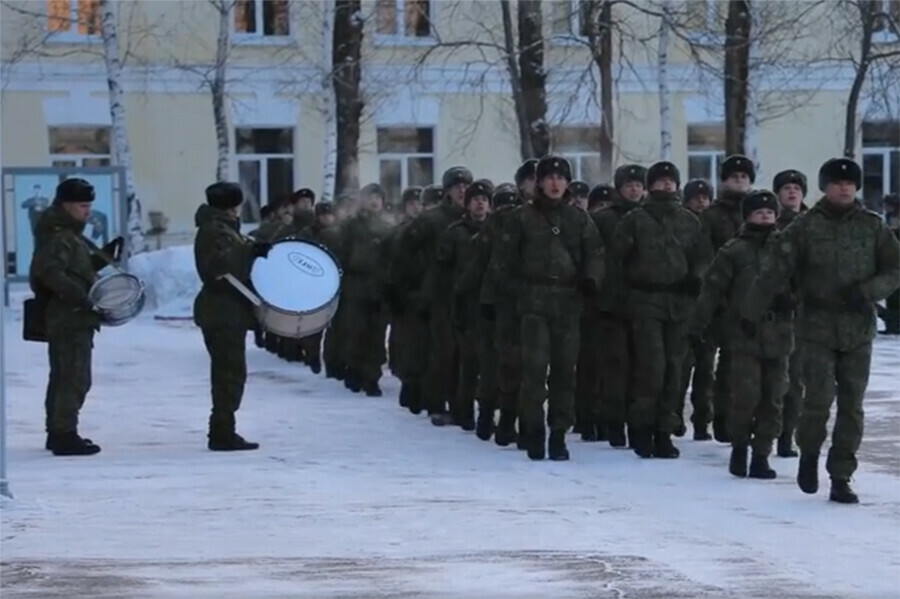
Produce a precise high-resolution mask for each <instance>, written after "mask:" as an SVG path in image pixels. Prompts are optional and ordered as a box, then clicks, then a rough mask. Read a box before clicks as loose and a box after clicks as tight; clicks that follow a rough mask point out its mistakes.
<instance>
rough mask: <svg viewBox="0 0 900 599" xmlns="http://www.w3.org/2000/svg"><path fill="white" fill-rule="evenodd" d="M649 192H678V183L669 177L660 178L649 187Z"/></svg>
mask: <svg viewBox="0 0 900 599" xmlns="http://www.w3.org/2000/svg"><path fill="white" fill-rule="evenodd" d="M650 191H664V192H666V193H674V192H676V191H678V183H676V182H675V179H672V178H671V177H660V178H659V179H657V180H656V181H654V182H653V184H652V185H651V186H650Z"/></svg>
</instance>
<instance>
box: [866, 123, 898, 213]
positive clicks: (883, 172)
mask: <svg viewBox="0 0 900 599" xmlns="http://www.w3.org/2000/svg"><path fill="white" fill-rule="evenodd" d="M862 146H863V147H862V169H863V189H862V191H863V202H864V203H865V205H866V206H867V207H868V208H870V209H872V210H877V211H880V210H881V203H882V200H884V196H886V195H888V194H889V193H896V192H900V122H898V121H866V122H863V126H862Z"/></svg>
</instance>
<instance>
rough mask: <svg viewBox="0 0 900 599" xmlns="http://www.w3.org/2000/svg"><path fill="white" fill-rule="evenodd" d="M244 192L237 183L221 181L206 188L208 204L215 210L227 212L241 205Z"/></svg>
mask: <svg viewBox="0 0 900 599" xmlns="http://www.w3.org/2000/svg"><path fill="white" fill-rule="evenodd" d="M243 201H244V191H243V190H242V189H241V186H240V185H238V184H237V183H232V182H230V181H220V182H218V183H213V184H212V185H210V186H209V187H207V188H206V203H207V204H209V205H210V206H212V207H213V208H219V209H221V210H227V209H228V208H235V207H237V206H240V205H241V202H243Z"/></svg>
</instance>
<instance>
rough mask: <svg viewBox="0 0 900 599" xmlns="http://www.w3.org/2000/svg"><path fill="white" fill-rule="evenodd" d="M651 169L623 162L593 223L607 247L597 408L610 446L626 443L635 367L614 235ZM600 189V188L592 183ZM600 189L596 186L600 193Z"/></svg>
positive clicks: (634, 204)
mask: <svg viewBox="0 0 900 599" xmlns="http://www.w3.org/2000/svg"><path fill="white" fill-rule="evenodd" d="M646 174H647V169H645V168H644V167H642V166H640V165H637V164H625V165H622V166H620V167H619V168H617V169H616V172H615V174H614V176H613V179H614V183H615V193H614V194H613V199H612V204H611V205H610V207H609V208H606V209H603V210H599V211H597V212H595V213H593V219H594V224H596V225H597V230H598V231H599V232H600V238H601V239H602V240H603V246H604V247H605V248H606V249H607V251H606V277H605V279H604V282H603V287H602V289H601V292H600V296H599V297H598V298H597V300H596V301H595V302H593V303H594V309H595V310H596V312H597V332H596V336H597V339H599V340H600V341H601V343H600V347H599V356H598V357H599V362H598V364H599V368H598V370H599V371H600V372H599V375H598V376H599V379H600V394H599V397H600V405H599V406H598V408H597V411H596V413H597V414H598V415H602V418H603V420H604V421H603V422H601V429H602V430H605V431H606V434H607V438H608V439H609V444H610V446H611V447H625V442H626V439H625V422H626V420H627V415H628V406H629V405H630V403H631V390H632V387H633V385H632V382H631V378H632V377H631V371H632V365H633V364H634V358H633V353H634V349H633V344H632V341H631V321H630V318H629V316H628V313H627V310H626V304H625V300H626V297H625V279H624V275H625V273H624V272H623V269H622V265H621V263H619V262H617V260H616V257H615V254H614V252H612V251H611V248H612V247H613V236H614V233H615V230H616V227H617V226H618V224H619V222H621V220H622V218H623V217H624V216H625V215H626V214H628V213H629V212H630V211H631V210H632V209H634V208H637V206H638V204H639V202H640V201H641V199H643V197H644V179H645V178H646ZM594 189H595V190H597V188H596V187H595V188H594ZM601 193H602V192H601V191H597V194H598V195H600V194H601Z"/></svg>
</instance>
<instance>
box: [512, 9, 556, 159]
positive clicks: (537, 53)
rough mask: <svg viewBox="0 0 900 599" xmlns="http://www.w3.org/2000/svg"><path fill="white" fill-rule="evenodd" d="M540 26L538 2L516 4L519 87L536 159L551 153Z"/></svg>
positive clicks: (540, 18)
mask: <svg viewBox="0 0 900 599" xmlns="http://www.w3.org/2000/svg"><path fill="white" fill-rule="evenodd" d="M542 22H543V19H542V16H541V2H540V0H519V72H520V74H521V82H520V83H521V89H522V100H523V103H524V105H525V115H526V117H527V118H528V132H529V138H530V140H531V155H532V156H533V157H536V158H540V157H542V156H546V155H547V154H549V153H550V127H549V126H548V125H547V85H546V84H547V74H546V72H545V71H544V37H543V31H542V29H543V27H542Z"/></svg>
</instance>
